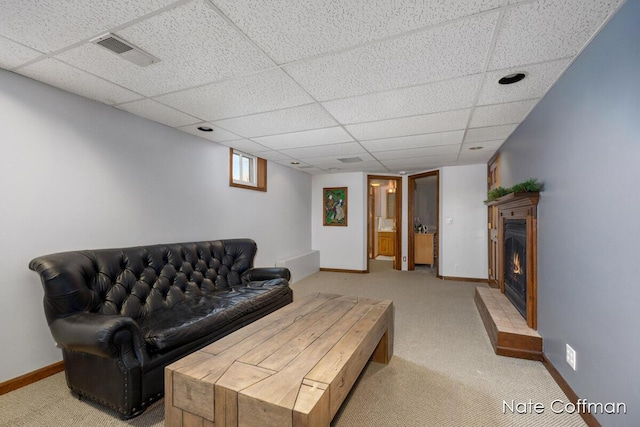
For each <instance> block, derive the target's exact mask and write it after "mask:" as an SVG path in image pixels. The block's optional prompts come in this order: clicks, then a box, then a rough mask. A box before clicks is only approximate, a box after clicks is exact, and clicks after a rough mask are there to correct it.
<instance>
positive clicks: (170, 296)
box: [29, 239, 257, 324]
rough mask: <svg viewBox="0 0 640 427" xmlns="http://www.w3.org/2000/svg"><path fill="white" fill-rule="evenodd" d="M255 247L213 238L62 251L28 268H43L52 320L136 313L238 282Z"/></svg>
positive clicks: (47, 309)
mask: <svg viewBox="0 0 640 427" xmlns="http://www.w3.org/2000/svg"><path fill="white" fill-rule="evenodd" d="M256 251H257V246H256V243H255V242H254V241H253V240H251V239H230V240H214V241H205V242H196V243H175V244H167V245H151V246H139V247H133V248H122V249H99V250H85V251H74V252H63V253H57V254H51V255H44V256H41V257H38V258H35V259H34V260H32V261H31V262H30V263H29V268H30V269H32V270H34V271H36V272H38V273H39V274H40V278H41V280H42V286H43V288H44V309H45V314H46V317H47V321H48V323H49V324H51V322H53V321H54V320H56V319H58V318H61V317H66V316H69V315H71V314H74V313H78V312H86V311H88V312H94V313H101V314H121V315H123V316H128V317H132V318H134V319H137V318H140V317H144V316H146V315H147V314H148V313H151V312H153V311H155V310H158V309H160V308H164V307H171V306H173V305H175V304H176V303H178V302H180V301H184V300H185V299H194V298H200V297H202V296H203V295H211V294H213V293H215V292H219V291H224V290H228V289H229V288H230V287H232V286H235V285H239V284H240V283H241V282H242V280H241V278H240V276H241V275H242V273H243V272H245V271H246V270H248V269H250V268H251V267H253V258H254V256H255V254H256Z"/></svg>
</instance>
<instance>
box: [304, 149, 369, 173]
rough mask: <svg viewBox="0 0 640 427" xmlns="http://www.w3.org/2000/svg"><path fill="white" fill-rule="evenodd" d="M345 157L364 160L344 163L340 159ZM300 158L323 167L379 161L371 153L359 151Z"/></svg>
mask: <svg viewBox="0 0 640 427" xmlns="http://www.w3.org/2000/svg"><path fill="white" fill-rule="evenodd" d="M345 157H358V158H359V159H361V160H362V162H357V163H344V162H341V161H340V160H338V159H342V158H345ZM298 160H300V161H301V162H304V163H307V164H310V165H314V166H318V167H321V168H325V169H326V168H329V167H332V166H343V165H347V164H349V165H356V164H362V163H363V162H377V160H376V159H375V158H374V157H373V156H372V155H371V154H369V153H364V152H363V153H357V154H353V155H349V156H344V155H343V154H336V155H330V156H319V157H300V158H298Z"/></svg>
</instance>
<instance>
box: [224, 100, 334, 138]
mask: <svg viewBox="0 0 640 427" xmlns="http://www.w3.org/2000/svg"><path fill="white" fill-rule="evenodd" d="M214 124H215V125H217V126H220V127H221V128H223V129H226V130H228V131H230V132H234V133H236V134H238V135H242V136H244V137H246V138H252V137H257V136H268V135H276V134H280V133H288V132H297V131H302V130H312V129H319V128H325V127H331V126H336V125H337V124H338V122H336V121H335V119H334V118H333V117H331V116H330V115H329V114H328V113H327V112H326V111H325V110H324V109H323V108H322V107H321V106H319V105H318V104H307V105H302V106H300V107H294V108H286V109H282V110H278V111H270V112H267V113H259V114H253V115H249V116H244V117H237V118H232V119H225V120H218V121H216V122H215V123H214Z"/></svg>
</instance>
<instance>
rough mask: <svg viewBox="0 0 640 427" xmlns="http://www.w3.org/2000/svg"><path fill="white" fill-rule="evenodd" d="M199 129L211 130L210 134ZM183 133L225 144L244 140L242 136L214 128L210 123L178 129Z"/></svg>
mask: <svg viewBox="0 0 640 427" xmlns="http://www.w3.org/2000/svg"><path fill="white" fill-rule="evenodd" d="M198 128H210V129H211V131H210V132H205V131H202V130H200V129H198ZM178 129H179V130H181V131H183V132H187V133H190V134H192V135H195V136H199V137H200V138H204V139H208V140H209V141H213V142H225V141H235V140H239V139H242V137H241V136H239V135H236V134H235V133H232V132H229V131H226V130H224V129H222V128H220V127H218V126H214V125H213V124H211V123H208V122H201V123H195V124H192V125H187V126H182V127H179V128H178Z"/></svg>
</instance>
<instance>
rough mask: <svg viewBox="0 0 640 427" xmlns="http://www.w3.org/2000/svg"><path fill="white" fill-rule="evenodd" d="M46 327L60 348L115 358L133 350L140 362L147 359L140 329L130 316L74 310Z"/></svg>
mask: <svg viewBox="0 0 640 427" xmlns="http://www.w3.org/2000/svg"><path fill="white" fill-rule="evenodd" d="M49 328H50V329H51V335H52V336H53V339H54V340H55V341H56V343H57V345H58V347H60V348H62V349H67V350H72V351H79V352H83V353H90V354H93V355H96V356H100V357H106V358H118V357H122V356H123V355H124V354H126V353H130V352H133V353H134V355H135V359H137V360H138V362H139V363H140V364H143V362H144V360H145V359H146V348H145V343H144V340H143V339H142V334H141V333H140V328H139V327H138V325H137V324H136V323H135V322H134V321H133V319H132V318H130V317H126V316H119V315H104V314H96V313H77V314H74V315H71V316H68V317H64V318H60V319H56V320H54V321H53V322H52V323H51V324H50V325H49Z"/></svg>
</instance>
